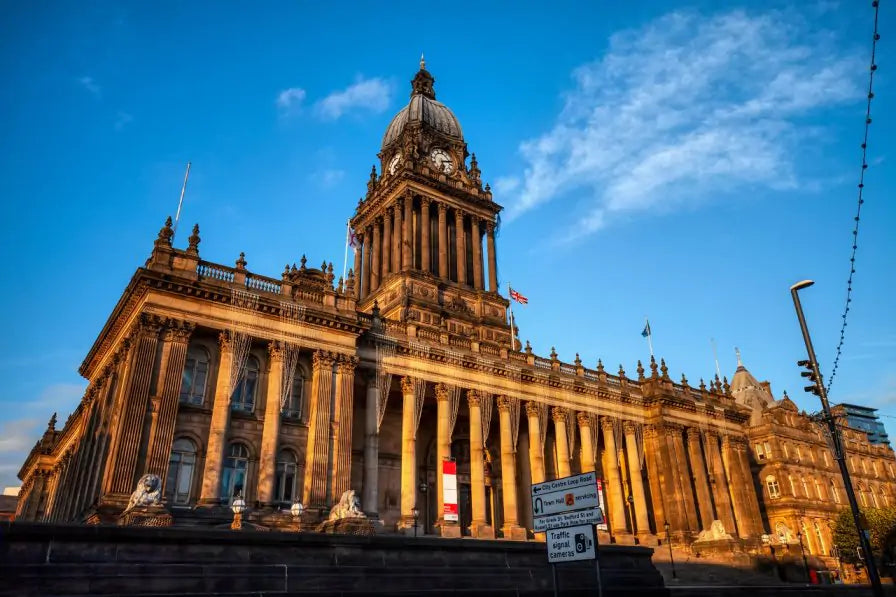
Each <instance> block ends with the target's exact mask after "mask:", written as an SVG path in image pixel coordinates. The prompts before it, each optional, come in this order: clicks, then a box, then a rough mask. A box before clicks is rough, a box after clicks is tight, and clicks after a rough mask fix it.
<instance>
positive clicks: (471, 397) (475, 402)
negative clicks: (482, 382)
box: [467, 390, 482, 408]
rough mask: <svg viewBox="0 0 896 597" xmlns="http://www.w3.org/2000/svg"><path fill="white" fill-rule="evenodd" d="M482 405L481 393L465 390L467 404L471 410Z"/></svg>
mask: <svg viewBox="0 0 896 597" xmlns="http://www.w3.org/2000/svg"><path fill="white" fill-rule="evenodd" d="M481 403H482V392H480V391H479V390H467V404H468V405H469V406H470V407H471V408H472V407H474V406H475V407H476V408H479V405H480V404H481Z"/></svg>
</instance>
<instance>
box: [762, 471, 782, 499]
mask: <svg viewBox="0 0 896 597" xmlns="http://www.w3.org/2000/svg"><path fill="white" fill-rule="evenodd" d="M765 486H766V487H767V488H768V497H770V498H772V499H776V498H779V497H781V488H780V487H778V480H777V479H775V476H774V475H769V476H768V477H766V478H765Z"/></svg>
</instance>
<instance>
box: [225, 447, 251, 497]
mask: <svg viewBox="0 0 896 597" xmlns="http://www.w3.org/2000/svg"><path fill="white" fill-rule="evenodd" d="M227 454H228V456H227V458H225V459H224V470H223V474H222V475H221V497H222V498H224V499H226V500H228V501H230V500H231V499H232V498H233V497H234V496H235V495H237V494H240V495H242V496H243V497H246V496H245V495H244V494H243V488H244V487H245V485H246V473H247V471H248V469H249V450H248V448H246V446H244V445H243V444H230V450H229V451H228V453H227Z"/></svg>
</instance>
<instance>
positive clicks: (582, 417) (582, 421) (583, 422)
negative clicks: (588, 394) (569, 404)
mask: <svg viewBox="0 0 896 597" xmlns="http://www.w3.org/2000/svg"><path fill="white" fill-rule="evenodd" d="M576 421H578V422H579V427H587V428H589V429H590V428H591V417H590V416H588V413H586V412H582V411H579V412H577V413H576Z"/></svg>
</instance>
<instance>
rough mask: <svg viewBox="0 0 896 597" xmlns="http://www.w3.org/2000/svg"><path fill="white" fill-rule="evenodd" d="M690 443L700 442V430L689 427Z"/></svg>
mask: <svg viewBox="0 0 896 597" xmlns="http://www.w3.org/2000/svg"><path fill="white" fill-rule="evenodd" d="M687 434H688V441H689V442H699V441H700V430H699V429H697V428H696V427H688V428H687Z"/></svg>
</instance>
